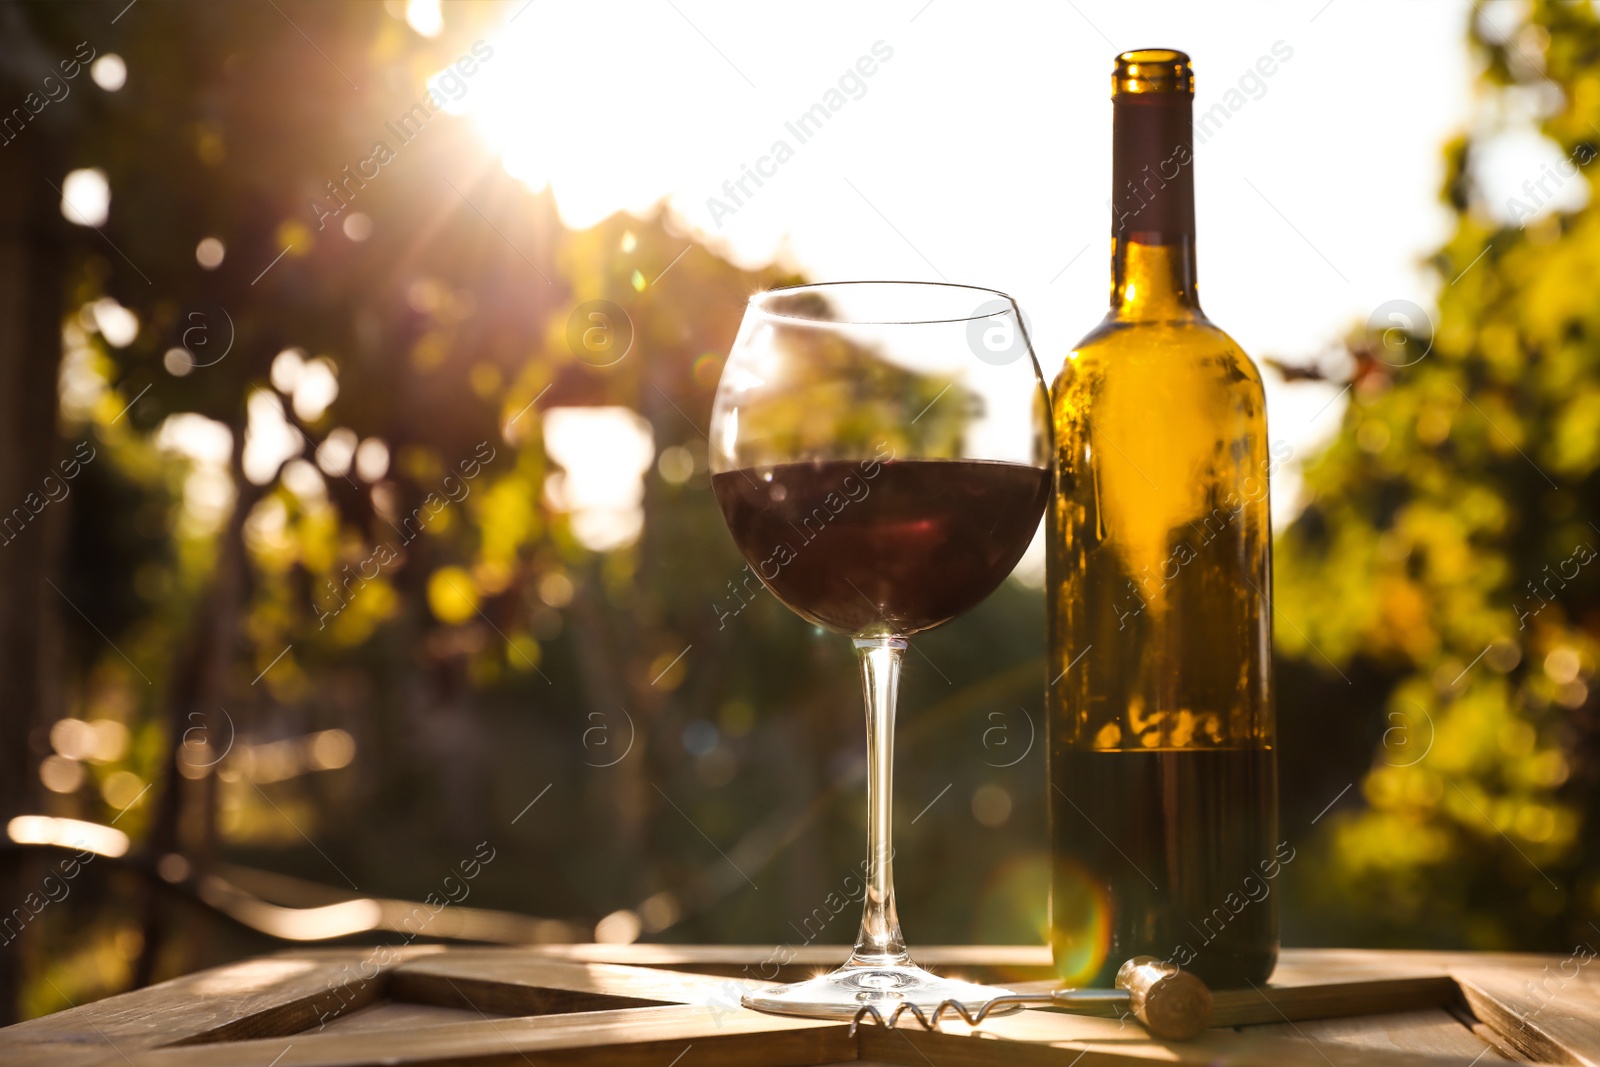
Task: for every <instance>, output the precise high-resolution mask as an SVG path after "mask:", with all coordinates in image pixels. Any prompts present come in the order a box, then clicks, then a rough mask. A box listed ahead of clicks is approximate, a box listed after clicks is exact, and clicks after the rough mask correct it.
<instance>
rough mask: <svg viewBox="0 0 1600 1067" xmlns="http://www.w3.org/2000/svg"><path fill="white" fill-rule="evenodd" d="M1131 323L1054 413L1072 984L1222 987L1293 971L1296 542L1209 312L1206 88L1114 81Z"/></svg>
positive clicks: (1056, 768) (1117, 308) (1055, 774)
mask: <svg viewBox="0 0 1600 1067" xmlns="http://www.w3.org/2000/svg"><path fill="white" fill-rule="evenodd" d="M1112 101H1113V109H1114V120H1113V122H1114V124H1113V142H1114V148H1113V173H1112V186H1113V197H1112V217H1113V223H1112V283H1111V310H1110V312H1109V314H1107V316H1106V318H1105V319H1104V321H1102V322H1101V323H1100V324H1099V325H1098V326H1097V327H1095V329H1094V330H1093V331H1091V332H1090V334H1089V335H1088V336H1087V337H1085V338H1084V339H1083V340H1082V341H1081V342H1080V343H1079V344H1078V346H1077V348H1076V349H1075V350H1074V351H1073V352H1072V353H1071V355H1070V356H1069V358H1068V359H1067V362H1066V365H1065V366H1064V367H1063V369H1062V371H1061V374H1060V375H1059V376H1058V377H1057V379H1056V381H1055V384H1054V387H1053V389H1052V393H1051V405H1052V417H1053V419H1054V425H1055V440H1056V449H1057V472H1058V483H1057V488H1056V493H1055V496H1054V499H1053V503H1052V506H1051V508H1050V511H1049V530H1048V536H1049V556H1048V560H1049V563H1048V586H1047V588H1048V590H1049V598H1048V599H1049V604H1048V608H1049V623H1050V635H1049V649H1050V651H1049V655H1050V669H1049V677H1050V678H1052V679H1054V681H1052V682H1051V684H1050V686H1049V689H1048V691H1047V709H1048V727H1047V729H1048V734H1049V747H1050V800H1051V806H1050V841H1051V853H1052V885H1051V927H1050V930H1051V944H1052V948H1053V950H1054V957H1055V964H1056V969H1057V971H1058V972H1059V973H1060V975H1061V977H1063V978H1064V979H1066V980H1068V981H1072V982H1092V983H1094V984H1098V985H1110V984H1111V979H1112V978H1113V977H1114V975H1115V973H1116V970H1117V968H1118V966H1120V965H1121V963H1122V962H1123V961H1124V960H1126V959H1128V958H1129V957H1132V956H1136V955H1146V954H1148V955H1152V956H1156V957H1158V958H1160V959H1163V960H1168V961H1170V962H1172V963H1176V964H1178V965H1179V966H1182V967H1185V968H1187V969H1189V970H1192V971H1193V972H1195V973H1196V974H1198V975H1200V976H1201V977H1202V978H1204V979H1205V980H1206V981H1207V982H1208V983H1210V984H1211V985H1213V986H1217V987H1226V986H1239V985H1244V984H1246V983H1247V982H1262V981H1265V980H1266V978H1267V976H1268V975H1269V974H1270V973H1271V971H1272V968H1273V965H1274V964H1275V962H1276V960H1277V953H1278V917H1277V906H1276V905H1277V892H1276V890H1277V883H1276V879H1277V877H1278V875H1279V874H1280V873H1281V870H1282V865H1283V864H1284V863H1285V862H1288V861H1289V860H1290V859H1292V858H1293V852H1292V850H1289V849H1288V847H1287V846H1286V845H1284V846H1280V845H1279V843H1278V839H1277V772H1276V754H1275V752H1274V748H1273V745H1274V728H1273V706H1272V661H1271V654H1272V613H1271V582H1272V535H1271V517H1270V508H1269V505H1268V478H1269V474H1270V472H1271V469H1272V467H1273V464H1274V462H1275V461H1276V459H1275V456H1274V455H1273V453H1272V452H1271V451H1270V450H1269V447H1268V441H1267V423H1266V406H1265V398H1264V395H1263V392H1262V385H1261V376H1260V373H1259V372H1258V371H1257V369H1256V367H1255V365H1254V364H1253V363H1252V362H1251V361H1250V358H1249V357H1248V356H1247V355H1245V353H1244V352H1243V351H1242V350H1241V349H1240V348H1239V346H1238V345H1237V344H1235V343H1234V342H1233V340H1232V339H1231V338H1230V337H1228V335H1227V334H1225V333H1223V332H1222V331H1221V330H1220V329H1218V328H1217V327H1216V326H1214V325H1212V324H1211V322H1210V321H1209V320H1208V319H1207V318H1206V316H1205V314H1204V313H1203V312H1202V311H1201V310H1200V303H1199V298H1198V295H1197V292H1196V286H1195V228H1194V160H1193V156H1192V151H1193V148H1192V130H1193V101H1194V76H1193V73H1192V71H1191V68H1190V65H1189V58H1188V56H1186V55H1184V54H1183V53H1182V52H1175V51H1171V50H1167V49H1146V50H1141V51H1136V52H1127V53H1124V54H1123V55H1121V56H1119V57H1118V58H1117V66H1116V71H1115V74H1114V75H1113V91H1112Z"/></svg>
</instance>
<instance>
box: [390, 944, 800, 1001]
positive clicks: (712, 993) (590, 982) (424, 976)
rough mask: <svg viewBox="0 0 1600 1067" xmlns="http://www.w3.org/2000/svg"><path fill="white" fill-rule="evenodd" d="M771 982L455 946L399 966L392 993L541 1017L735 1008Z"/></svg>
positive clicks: (395, 997) (391, 986)
mask: <svg viewBox="0 0 1600 1067" xmlns="http://www.w3.org/2000/svg"><path fill="white" fill-rule="evenodd" d="M770 984H771V983H769V982H752V981H745V982H737V983H736V982H733V981H731V980H729V979H725V978H719V977H716V976H712V975H704V974H694V973H686V972H679V971H669V970H665V969H659V968H648V967H624V966H618V965H614V964H604V963H576V962H569V961H567V960H556V959H548V958H544V957H542V956H541V955H540V954H537V953H530V952H526V951H523V950H520V949H465V950H462V949H457V950H453V951H451V952H447V953H441V954H439V955H434V956H428V957H425V958H422V959H418V960H414V961H411V962H408V963H406V964H405V965H403V966H401V967H399V968H396V970H395V971H394V973H393V974H392V975H391V978H390V994H389V995H390V996H392V997H393V998H394V999H397V1000H412V1001H416V1002H419V1003H427V1004H443V1005H456V1004H459V1003H460V1002H461V1000H462V999H463V996H464V997H465V999H467V1000H470V1001H471V1002H472V1004H473V1005H474V1006H476V1007H477V1008H479V1009H481V1010H483V1011H489V1012H496V1011H497V1012H500V1013H502V1014H505V1015H543V1014H552V1013H556V1012H563V1011H605V1010H610V1009H616V1008H627V1007H641V1008H642V1007H652V1006H655V1005H659V1004H711V1005H716V1004H722V1005H724V1006H725V1007H728V1008H737V1007H738V1006H739V995H740V993H741V992H743V991H744V990H745V989H761V988H765V987H766V986H768V985H770Z"/></svg>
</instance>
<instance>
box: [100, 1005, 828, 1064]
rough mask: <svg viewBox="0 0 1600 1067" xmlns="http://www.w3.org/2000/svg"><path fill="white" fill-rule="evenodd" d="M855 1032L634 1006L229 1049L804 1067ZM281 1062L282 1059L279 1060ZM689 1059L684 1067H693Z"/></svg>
mask: <svg viewBox="0 0 1600 1067" xmlns="http://www.w3.org/2000/svg"><path fill="white" fill-rule="evenodd" d="M848 1031H849V1027H848V1026H846V1025H844V1024H841V1023H830V1022H822V1021H818V1020H814V1019H786V1018H779V1017H776V1016H769V1015H761V1014H759V1013H756V1012H751V1011H743V1010H740V1011H736V1012H727V1013H717V1012H712V1011H710V1010H708V1009H706V1008H702V1007H693V1006H688V1005H677V1004H674V1005H667V1006H664V1007H658V1008H631V1009H626V1010H623V1011H604V1012H582V1013H575V1014H569V1015H552V1016H535V1017H528V1018H491V1019H481V1020H479V1021H477V1022H467V1023H450V1024H443V1025H437V1026H429V1027H426V1028H424V1029H420V1030H414V1031H406V1030H399V1031H388V1030H378V1031H366V1030H359V1031H354V1032H349V1033H343V1032H340V1031H339V1030H336V1029H334V1028H329V1029H327V1030H324V1031H322V1032H321V1033H314V1034H297V1035H292V1036H289V1037H281V1038H272V1039H266V1040H260V1039H258V1040H251V1041H241V1042H235V1043H232V1044H230V1045H228V1046H227V1051H226V1059H227V1062H229V1063H241V1064H260V1065H262V1067H265V1065H267V1064H269V1063H274V1062H275V1064H276V1067H372V1065H375V1064H406V1065H408V1067H440V1065H445V1064H473V1065H475V1067H476V1065H484V1064H497V1063H507V1064H511V1063H515V1064H524V1065H525V1064H526V1063H528V1062H529V1061H531V1062H533V1063H535V1064H538V1065H539V1067H543V1065H545V1064H547V1063H563V1064H612V1063H615V1064H629V1063H641V1064H650V1065H651V1067H666V1065H667V1064H669V1063H670V1062H671V1061H672V1059H673V1058H674V1057H675V1056H677V1055H678V1054H679V1053H680V1052H683V1051H684V1049H685V1048H688V1047H689V1046H694V1048H695V1049H696V1050H698V1051H699V1055H697V1056H696V1057H695V1059H694V1061H693V1062H694V1063H699V1064H716V1063H728V1064H735V1063H737V1064H745V1063H748V1064H766V1065H771V1067H790V1065H793V1067H801V1065H807V1067H809V1065H817V1064H826V1063H833V1062H838V1061H848V1060H852V1059H854V1058H855V1049H856V1043H855V1040H854V1039H853V1038H851V1037H850V1036H849V1032H848ZM218 1052H219V1049H218V1048H217V1047H215V1046H194V1045H190V1046H182V1047H176V1048H164V1049H149V1050H146V1051H144V1052H140V1053H136V1054H134V1055H132V1056H131V1057H130V1062H131V1064H132V1065H133V1067H201V1065H207V1067H209V1065H212V1064H215V1063H217V1062H219V1060H218ZM280 1055H281V1056H282V1058H281V1059H277V1057H279V1056H280ZM690 1062H691V1061H690V1060H688V1058H687V1057H686V1058H685V1060H684V1062H683V1065H682V1067H690Z"/></svg>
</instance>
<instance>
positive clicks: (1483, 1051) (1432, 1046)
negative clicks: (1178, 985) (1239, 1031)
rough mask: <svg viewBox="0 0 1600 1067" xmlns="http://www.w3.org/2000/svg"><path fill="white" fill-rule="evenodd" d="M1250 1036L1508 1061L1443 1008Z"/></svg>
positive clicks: (1263, 1030)
mask: <svg viewBox="0 0 1600 1067" xmlns="http://www.w3.org/2000/svg"><path fill="white" fill-rule="evenodd" d="M1248 1032H1249V1033H1252V1034H1265V1035H1268V1036H1278V1037H1285V1038H1302V1039H1304V1040H1306V1041H1308V1042H1312V1043H1314V1044H1316V1045H1318V1046H1322V1047H1326V1046H1328V1045H1342V1046H1347V1047H1349V1048H1359V1049H1371V1050H1373V1051H1375V1052H1420V1053H1424V1054H1427V1055H1438V1056H1465V1057H1467V1058H1468V1059H1472V1060H1475V1061H1476V1062H1479V1063H1483V1064H1487V1063H1506V1062H1510V1061H1508V1059H1507V1058H1506V1057H1505V1056H1502V1055H1501V1054H1500V1053H1499V1052H1497V1051H1495V1049H1494V1048H1493V1047H1492V1046H1490V1045H1488V1044H1486V1043H1485V1042H1484V1040H1483V1039H1482V1038H1480V1037H1479V1036H1477V1035H1476V1034H1474V1033H1473V1032H1472V1030H1470V1029H1469V1028H1468V1027H1467V1026H1466V1025H1465V1024H1464V1023H1462V1021H1461V1020H1460V1019H1458V1018H1456V1017H1455V1016H1454V1015H1452V1014H1450V1012H1448V1011H1445V1010H1444V1009H1443V1008H1428V1009H1426V1010H1423V1011H1406V1012H1395V1013H1393V1014H1386V1015H1371V1016H1367V1017H1364V1018H1348V1019H1325V1020H1321V1021H1311V1020H1308V1021H1306V1022H1301V1023H1287V1022H1285V1023H1277V1024H1275V1025H1272V1026H1253V1027H1251V1028H1250V1029H1249V1031H1248Z"/></svg>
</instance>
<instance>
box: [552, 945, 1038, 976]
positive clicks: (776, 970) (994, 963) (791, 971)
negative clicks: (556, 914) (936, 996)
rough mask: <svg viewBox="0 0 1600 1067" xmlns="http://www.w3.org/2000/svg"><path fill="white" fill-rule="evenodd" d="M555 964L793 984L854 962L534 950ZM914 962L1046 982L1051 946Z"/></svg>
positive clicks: (919, 953) (841, 954)
mask: <svg viewBox="0 0 1600 1067" xmlns="http://www.w3.org/2000/svg"><path fill="white" fill-rule="evenodd" d="M527 951H529V952H532V953H536V954H538V955H541V956H548V957H550V958H552V959H562V960H571V961H574V962H584V963H618V964H626V965H628V966H632V967H666V968H675V969H681V970H693V971H695V972H697V973H699V974H715V975H724V976H727V977H732V978H744V979H750V980H753V981H773V982H793V981H798V980H799V979H802V978H810V977H811V976H812V975H813V974H815V973H816V971H817V968H819V967H821V968H825V969H830V970H831V969H832V968H834V967H837V966H839V965H840V964H842V963H843V962H844V961H845V960H847V959H849V957H850V946H849V945H536V946H529V947H528V949H527ZM913 954H914V957H915V959H916V962H917V963H919V964H921V965H922V966H924V967H927V968H929V969H930V970H933V971H935V972H936V973H938V974H945V975H950V976H952V977H961V978H967V979H969V980H972V981H978V982H1002V981H1018V982H1020V981H1029V980H1034V981H1038V980H1046V979H1048V978H1049V977H1050V976H1051V974H1053V973H1054V969H1053V967H1052V966H1051V962H1050V947H1049V946H1048V945H919V946H917V947H916V948H915V949H914V950H913Z"/></svg>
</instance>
